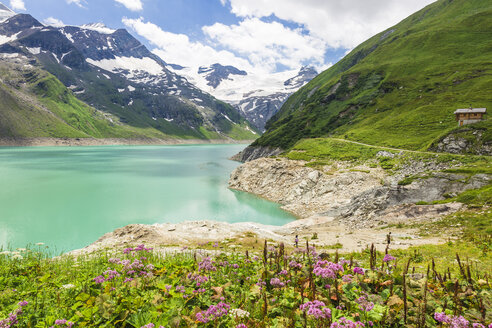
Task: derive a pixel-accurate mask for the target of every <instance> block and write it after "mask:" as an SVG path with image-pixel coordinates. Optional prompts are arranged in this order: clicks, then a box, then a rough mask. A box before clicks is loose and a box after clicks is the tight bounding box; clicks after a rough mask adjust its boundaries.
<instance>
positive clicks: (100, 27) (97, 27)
mask: <svg viewBox="0 0 492 328" xmlns="http://www.w3.org/2000/svg"><path fill="white" fill-rule="evenodd" d="M79 27H80V28H81V29H84V30H92V31H96V32H99V33H102V34H113V33H114V32H116V30H113V29H111V28H109V27H107V26H106V25H104V24H103V23H93V24H85V25H81V26H79Z"/></svg>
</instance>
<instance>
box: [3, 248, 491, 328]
mask: <svg viewBox="0 0 492 328" xmlns="http://www.w3.org/2000/svg"><path fill="white" fill-rule="evenodd" d="M293 242H294V241H293ZM302 244H303V245H299V246H298V247H297V248H296V247H292V246H291V245H288V246H287V247H285V246H284V245H283V244H280V245H270V244H267V242H265V246H264V248H263V251H260V252H258V253H255V252H254V251H253V250H250V251H251V253H248V251H247V250H246V249H243V250H241V251H238V250H237V248H234V247H228V246H227V244H226V243H221V244H220V246H219V244H218V243H212V242H211V243H209V244H208V245H202V246H201V249H197V250H191V249H186V250H185V249H183V250H182V251H181V252H176V253H172V254H171V253H168V254H167V255H162V253H160V252H157V251H154V250H152V249H150V248H146V247H145V246H143V245H140V246H137V247H134V248H127V249H121V250H117V251H114V250H113V251H112V253H106V252H101V253H99V254H96V255H91V256H87V257H81V258H77V259H76V258H73V257H69V256H63V257H61V258H56V259H50V258H47V257H46V256H45V255H43V254H45V253H43V252H42V251H41V246H37V247H34V248H33V249H26V250H24V249H20V250H18V251H16V252H3V253H1V255H0V327H144V328H145V327H154V326H155V327H160V326H162V327H237V328H244V327H249V328H251V327H492V324H491V323H492V311H491V310H490V309H491V308H492V289H491V287H492V284H491V283H492V282H491V281H490V268H491V266H492V259H491V256H490V253H487V252H486V251H483V250H479V249H478V248H476V247H475V246H474V245H473V244H471V243H467V242H455V243H451V242H450V243H448V244H447V245H441V246H432V247H423V248H415V249H410V250H406V251H402V250H399V251H392V250H391V249H389V250H388V251H387V254H384V253H378V252H376V251H374V250H373V249H371V248H368V249H366V250H364V251H363V252H360V253H353V254H345V255H338V254H328V253H325V252H324V251H323V250H322V249H319V250H317V249H316V248H315V247H313V246H311V245H310V244H309V243H308V242H307V241H306V244H304V242H302ZM235 249H236V250H235ZM257 249H261V247H259V248H257ZM456 251H459V252H460V253H461V254H462V257H461V258H460V256H459V254H458V253H455V252H456ZM463 253H465V254H466V256H465V255H463ZM468 256H470V258H467V257H468ZM1 319H3V320H1Z"/></svg>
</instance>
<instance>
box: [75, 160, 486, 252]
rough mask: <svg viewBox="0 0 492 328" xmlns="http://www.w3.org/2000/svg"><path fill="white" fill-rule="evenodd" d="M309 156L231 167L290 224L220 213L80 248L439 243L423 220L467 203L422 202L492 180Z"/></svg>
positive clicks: (440, 169)
mask: <svg viewBox="0 0 492 328" xmlns="http://www.w3.org/2000/svg"><path fill="white" fill-rule="evenodd" d="M383 155H384V154H383ZM307 164H308V162H306V161H302V160H289V159H286V158H282V157H279V158H261V159H258V160H254V161H250V162H247V163H245V164H243V165H241V166H239V167H238V168H237V169H236V170H235V171H234V172H232V173H231V177H230V180H229V187H230V188H232V189H236V190H240V191H244V192H249V193H253V194H256V195H258V196H260V197H263V198H266V199H268V200H271V201H274V202H277V203H280V204H282V208H283V209H284V210H286V211H289V212H291V213H293V214H294V215H295V216H297V217H298V218H299V220H296V221H294V222H291V223H288V224H286V225H284V226H268V225H263V224H259V223H251V222H244V223H236V224H229V223H224V222H214V221H199V222H183V223H179V224H154V225H130V226H126V227H123V228H120V229H117V230H115V231H114V232H110V233H107V234H105V235H104V236H103V237H101V238H100V239H99V240H98V241H96V242H95V243H94V244H92V245H90V246H88V247H86V248H84V249H82V250H78V251H74V252H73V254H81V253H82V254H83V253H91V252H94V251H96V250H99V249H110V248H112V247H123V246H125V245H135V244H140V243H145V244H148V245H152V246H154V247H156V248H163V249H167V248H169V247H175V248H176V247H183V246H189V247H193V246H199V245H202V244H204V243H207V242H219V243H220V242H227V243H228V244H229V245H231V244H232V245H250V246H256V245H262V242H263V241H264V240H267V241H269V242H272V243H280V242H283V243H284V244H286V245H293V243H294V240H295V236H296V235H298V236H299V240H300V242H304V239H309V240H311V244H314V245H316V246H318V247H321V248H324V249H325V250H326V251H330V250H331V251H335V250H339V251H341V252H352V251H360V250H362V249H365V248H366V247H368V246H370V245H371V244H374V245H375V246H376V248H377V249H379V250H384V249H385V247H386V245H387V235H388V234H389V233H390V232H392V238H393V240H392V243H391V247H392V248H408V247H411V246H419V245H425V244H440V243H444V242H446V241H448V239H445V238H443V237H440V236H439V234H424V235H425V237H422V230H421V229H420V227H421V226H425V225H426V224H429V223H433V222H437V221H439V220H441V219H442V218H443V217H444V216H447V215H450V214H453V213H456V212H458V211H461V210H465V209H466V206H465V205H464V204H461V203H458V202H449V203H444V204H434V205H430V204H426V205H419V203H420V202H432V201H435V200H444V199H446V198H447V197H449V195H456V194H459V193H461V192H463V191H465V190H471V189H477V188H481V187H483V186H485V185H487V184H489V183H490V180H491V176H490V175H488V174H475V175H472V176H466V175H464V174H457V173H447V172H446V169H448V168H449V167H450V165H451V164H449V163H446V162H433V161H413V162H409V163H408V164H407V165H405V166H403V167H401V168H399V170H397V171H386V170H384V169H383V168H381V167H379V166H374V165H367V164H354V163H350V162H343V161H333V162H332V163H331V164H329V165H323V166H317V167H311V166H310V165H307ZM420 174H425V175H423V176H422V177H421V178H415V179H412V180H411V181H408V182H405V183H401V181H402V179H405V178H406V177H408V176H419V175H420ZM448 238H449V237H448ZM238 247H239V246H238Z"/></svg>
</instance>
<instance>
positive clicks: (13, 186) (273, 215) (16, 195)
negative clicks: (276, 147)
mask: <svg viewBox="0 0 492 328" xmlns="http://www.w3.org/2000/svg"><path fill="white" fill-rule="evenodd" d="M244 147H245V145H198V146H194V145H186V146H114V147H26V148H20V147H19V148H7V147H5V148H0V246H2V247H4V248H5V247H9V248H17V247H25V246H26V245H28V244H35V243H38V242H43V243H45V244H46V245H47V246H49V249H51V250H52V251H53V252H62V251H69V250H73V249H77V248H81V247H84V246H86V245H88V244H90V243H92V242H94V241H96V240H97V239H98V238H99V237H100V236H102V235H103V234H105V233H107V232H110V231H113V230H114V229H116V228H119V227H123V226H125V225H128V224H132V223H145V224H154V223H164V222H172V223H177V222H183V221H195V220H216V221H226V222H243V221H249V222H259V223H263V224H271V225H283V224H285V223H288V222H290V221H292V220H294V219H295V218H294V217H293V216H291V215H290V214H288V213H287V212H284V211H282V210H281V209H280V208H279V205H277V204H275V203H272V202H268V201H266V200H263V199H261V198H258V197H256V196H254V195H250V194H247V193H243V192H237V191H232V190H229V189H228V188H227V181H228V179H229V175H230V173H231V172H232V171H233V170H234V168H236V167H237V166H238V165H239V163H237V162H233V161H230V160H228V158H229V157H230V156H232V155H234V154H235V153H237V152H239V151H240V150H242V149H243V148H244Z"/></svg>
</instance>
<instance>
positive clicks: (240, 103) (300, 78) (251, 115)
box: [167, 64, 318, 130]
mask: <svg viewBox="0 0 492 328" xmlns="http://www.w3.org/2000/svg"><path fill="white" fill-rule="evenodd" d="M167 68H169V69H170V70H172V71H173V70H174V69H173V67H172V66H169V65H168V66H167ZM174 71H176V70H174ZM178 71H179V74H181V75H184V76H185V77H186V78H187V79H188V81H189V82H190V83H192V84H194V85H195V86H196V87H198V88H200V89H202V90H205V91H207V92H208V93H210V94H212V95H213V96H214V97H216V98H217V99H220V100H223V101H226V102H228V103H230V104H232V105H233V106H235V107H236V108H237V109H238V110H239V111H240V112H241V113H242V115H243V116H244V117H246V118H247V119H248V120H249V121H250V122H251V123H253V124H254V125H255V126H256V127H257V128H258V129H260V130H264V128H265V124H266V122H267V121H268V120H269V119H270V118H271V117H272V116H273V115H275V113H277V111H278V110H280V108H281V107H282V105H283V104H284V102H285V101H286V100H287V98H288V97H289V96H290V95H291V94H293V93H294V92H296V91H297V90H299V89H300V88H301V87H303V86H304V85H305V84H306V83H308V82H309V81H310V80H311V79H313V78H314V77H315V76H316V75H317V74H318V73H317V72H316V70H315V69H314V68H312V67H303V68H301V69H300V70H290V71H284V72H278V73H272V74H255V73H247V72H245V71H241V70H239V69H237V68H235V67H233V66H222V65H220V64H214V65H211V66H209V67H200V68H199V69H193V68H189V67H185V68H181V69H179V70H178Z"/></svg>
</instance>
